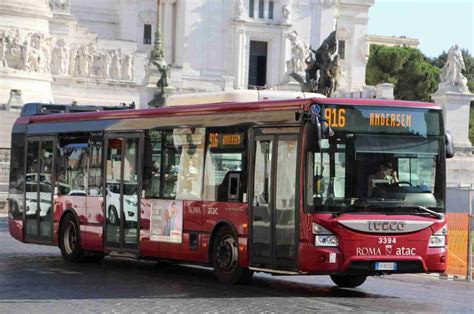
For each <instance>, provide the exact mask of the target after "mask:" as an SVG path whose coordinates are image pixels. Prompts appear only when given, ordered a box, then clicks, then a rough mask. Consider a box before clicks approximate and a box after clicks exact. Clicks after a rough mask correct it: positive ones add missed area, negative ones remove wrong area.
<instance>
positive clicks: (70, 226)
mask: <svg viewBox="0 0 474 314" xmlns="http://www.w3.org/2000/svg"><path fill="white" fill-rule="evenodd" d="M59 248H60V249H61V255H62V256H63V258H64V260H65V261H66V262H70V263H77V262H81V261H83V258H84V251H83V250H82V248H81V235H80V232H79V223H78V222H77V220H76V218H75V217H74V215H73V214H71V213H69V214H66V216H65V217H64V218H63V221H62V222H61V226H60V230H59Z"/></svg>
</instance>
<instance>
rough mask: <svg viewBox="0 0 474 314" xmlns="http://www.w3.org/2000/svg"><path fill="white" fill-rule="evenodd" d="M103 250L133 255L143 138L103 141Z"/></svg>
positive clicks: (126, 136) (115, 137)
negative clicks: (129, 252) (104, 248)
mask: <svg viewBox="0 0 474 314" xmlns="http://www.w3.org/2000/svg"><path fill="white" fill-rule="evenodd" d="M105 143H106V147H105V152H106V154H105V163H104V166H105V178H104V187H105V188H104V190H105V202H104V211H105V215H104V216H105V226H104V228H105V230H104V234H105V247H106V249H108V250H111V251H124V252H127V251H132V252H134V251H136V250H137V249H138V241H139V232H140V229H139V225H140V193H139V191H141V175H142V174H141V171H140V169H141V159H142V158H141V155H142V147H143V136H142V134H138V133H133V134H109V135H107V136H106V138H105Z"/></svg>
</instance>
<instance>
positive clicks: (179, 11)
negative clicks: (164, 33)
mask: <svg viewBox="0 0 474 314" xmlns="http://www.w3.org/2000/svg"><path fill="white" fill-rule="evenodd" d="M183 1H184V0H177V1H176V21H175V22H176V25H175V27H176V41H175V43H174V53H175V60H174V64H175V65H176V66H179V67H182V66H183V49H184V19H185V14H184V4H183Z"/></svg>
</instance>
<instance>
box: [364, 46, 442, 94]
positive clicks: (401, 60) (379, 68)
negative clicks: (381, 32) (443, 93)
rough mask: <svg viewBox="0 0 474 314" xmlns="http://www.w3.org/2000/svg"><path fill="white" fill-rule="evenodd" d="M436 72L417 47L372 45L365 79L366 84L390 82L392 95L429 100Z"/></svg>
mask: <svg viewBox="0 0 474 314" xmlns="http://www.w3.org/2000/svg"><path fill="white" fill-rule="evenodd" d="M439 73H440V69H439V68H438V67H436V66H433V65H431V64H430V63H429V62H428V61H427V58H426V57H425V56H424V55H423V54H422V53H421V52H420V51H419V50H418V49H413V48H407V47H386V46H380V45H372V46H371V47H370V56H369V61H368V63H367V69H366V77H365V80H366V83H367V84H368V85H377V84H379V83H392V84H394V85H395V89H394V96H395V98H396V99H403V100H422V101H429V100H430V98H431V94H433V93H434V92H435V91H436V89H437V87H438V82H439Z"/></svg>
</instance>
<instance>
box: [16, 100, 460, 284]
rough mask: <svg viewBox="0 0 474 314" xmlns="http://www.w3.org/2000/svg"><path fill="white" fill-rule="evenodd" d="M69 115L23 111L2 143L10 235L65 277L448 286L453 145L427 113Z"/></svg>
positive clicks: (429, 107)
mask: <svg viewBox="0 0 474 314" xmlns="http://www.w3.org/2000/svg"><path fill="white" fill-rule="evenodd" d="M74 108H76V109H77V108H78V107H77V106H73V107H68V106H59V105H42V104H27V105H25V107H24V108H23V112H22V115H21V116H20V118H19V119H18V120H17V121H16V123H15V125H14V127H13V134H12V143H13V147H12V153H11V156H12V160H11V172H10V196H9V197H10V198H9V202H10V203H9V205H10V212H9V230H10V233H11V235H12V236H13V237H14V238H16V239H18V240H19V241H21V242H27V243H37V244H46V245H55V246H58V247H59V248H60V250H61V253H62V256H63V257H64V259H65V260H66V261H68V262H76V261H83V260H91V261H100V260H101V259H103V257H104V255H111V256H127V257H133V258H139V259H155V260H169V261H181V262H186V263H196V264H199V265H208V266H211V267H213V268H214V272H215V275H216V276H217V278H218V280H220V281H221V282H226V283H238V282H245V281H247V280H249V279H250V278H251V276H252V274H253V272H268V273H273V274H285V275H290V274H295V275H296V274H318V275H330V276H331V278H332V280H333V281H334V282H335V283H336V284H337V285H339V286H344V287H356V286H359V285H361V284H362V283H363V282H364V281H365V279H366V277H367V276H372V275H379V274H398V273H430V272H434V273H441V272H444V271H445V270H446V263H447V260H446V259H447V256H448V252H447V238H446V236H447V235H446V231H447V228H446V216H445V176H446V174H445V171H446V170H445V162H446V157H450V156H451V155H452V151H451V148H452V141H451V140H450V137H447V136H446V135H445V131H444V127H443V118H442V111H441V109H440V108H439V107H438V106H436V105H435V104H432V103H421V102H405V101H387V100H373V99H372V100H366V99H329V98H313V99H294V100H284V101H262V102H253V103H222V104H207V105H194V106H193V105H189V106H180V107H165V108H159V109H142V110H113V111H104V110H101V108H97V107H83V108H82V109H81V110H84V111H87V110H89V111H91V112H75V113H70V112H68V111H74V110H75V109H74ZM76 111H77V110H76ZM93 111H95V112H93ZM53 113H55V114H53Z"/></svg>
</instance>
